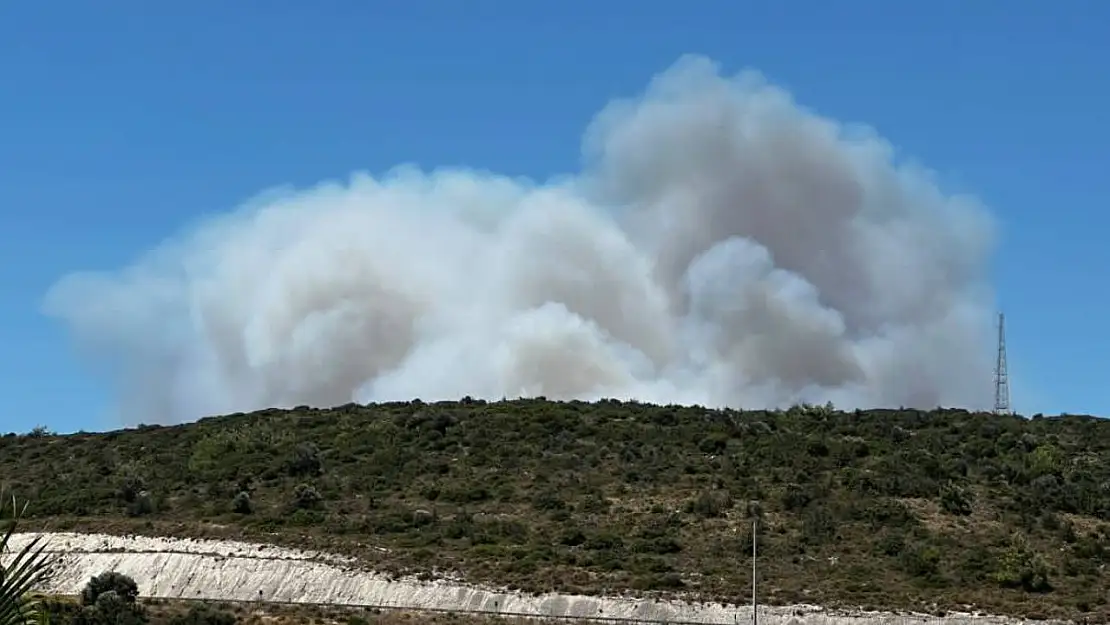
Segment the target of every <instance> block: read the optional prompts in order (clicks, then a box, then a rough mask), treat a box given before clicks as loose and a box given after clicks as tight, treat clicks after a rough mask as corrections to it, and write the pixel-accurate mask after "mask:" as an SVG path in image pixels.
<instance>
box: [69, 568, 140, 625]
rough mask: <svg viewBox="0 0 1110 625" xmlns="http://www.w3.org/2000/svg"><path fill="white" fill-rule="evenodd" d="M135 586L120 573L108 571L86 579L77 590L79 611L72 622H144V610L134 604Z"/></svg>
mask: <svg viewBox="0 0 1110 625" xmlns="http://www.w3.org/2000/svg"><path fill="white" fill-rule="evenodd" d="M138 598H139V585H138V584H136V583H135V580H134V579H131V578H130V577H128V576H127V575H124V574H123V573H117V572H115V571H108V572H105V573H101V574H100V575H97V576H96V577H94V578H92V579H90V580H89V583H88V584H85V588H84V589H82V590H81V604H82V605H83V606H84V608H82V610H81V614H80V615H79V616H78V618H77V619H75V625H100V624H102V623H111V624H112V625H144V624H145V623H146V622H147V620H148V619H147V615H146V612H145V611H144V610H143V608H142V606H140V605H139V604H138V603H137V599H138Z"/></svg>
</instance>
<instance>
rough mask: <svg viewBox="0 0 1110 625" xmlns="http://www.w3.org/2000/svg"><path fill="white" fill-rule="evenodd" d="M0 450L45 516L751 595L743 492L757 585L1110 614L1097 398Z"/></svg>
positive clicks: (250, 417) (1109, 484)
mask: <svg viewBox="0 0 1110 625" xmlns="http://www.w3.org/2000/svg"><path fill="white" fill-rule="evenodd" d="M0 475H4V476H14V477H7V478H6V479H8V480H9V482H11V483H9V484H7V486H10V487H13V488H15V489H16V492H17V493H18V494H19V496H20V497H21V498H25V499H30V500H31V501H32V502H33V508H32V510H31V513H33V516H34V517H35V519H33V520H32V521H35V520H37V522H38V523H40V524H48V525H49V527H52V528H54V529H60V528H75V529H90V530H91V529H95V530H107V531H117V532H123V531H127V532H146V533H159V534H168V535H193V536H204V535H222V536H227V535H229V534H231V535H235V536H240V535H241V536H245V537H255V538H257V539H259V540H267V541H274V540H277V541H281V542H285V543H287V544H292V545H296V546H301V547H313V548H326V549H327V548H330V549H341V550H342V551H343V552H344V553H352V554H357V555H358V556H360V557H361V558H362V559H363V560H364V561H365V562H366V563H367V564H368V565H371V566H373V567H375V568H378V569H385V570H390V571H396V572H398V573H402V572H419V573H426V574H429V573H432V572H435V571H441V572H442V571H450V572H456V573H461V574H463V575H464V576H466V577H467V578H468V579H470V580H472V581H478V582H492V583H496V584H502V585H508V586H512V587H518V588H522V589H526V590H533V591H543V590H556V589H557V590H562V591H579V592H603V591H606V590H609V591H614V590H619V589H635V590H638V591H641V592H647V591H663V592H683V593H691V594H695V595H698V596H700V597H702V598H706V599H715V600H725V601H746V600H747V593H748V588H750V577H749V575H750V555H749V554H750V552H751V540H752V531H751V519H752V518H753V517H755V518H758V519H759V523H758V528H759V529H758V536H757V538H758V545H759V554H760V560H761V578H762V581H761V594H762V595H763V598H764V599H765V600H767V601H768V602H771V603H791V602H803V601H804V602H806V603H820V604H824V605H829V606H845V607H848V606H851V607H859V606H862V607H866V608H886V609H927V610H930V611H943V610H963V609H968V608H969V606H974V608H973V609H980V610H984V611H989V612H995V613H1009V614H1015V615H1027V616H1034V617H1037V616H1040V617H1045V616H1061V617H1080V616H1086V617H1088V618H1091V619H1096V620H1105V619H1106V618H1108V617H1110V606H1108V605H1107V604H1106V601H1107V594H1108V591H1110V581H1108V580H1110V577H1108V576H1106V575H1103V567H1104V566H1105V565H1106V563H1107V562H1108V561H1110V422H1107V421H1103V420H1100V419H1094V418H1090V417H1076V416H1065V417H1060V418H1039V417H1038V418H1033V419H1030V420H1026V419H1023V418H1019V417H1007V416H996V415H991V414H975V413H968V412H965V411H960V410H938V411H933V412H920V411H911V410H902V411H897V410H872V411H856V412H837V411H833V410H831V409H829V408H809V407H803V408H795V409H792V410H789V411H783V412H737V411H716V410H708V409H703V408H684V407H676V406H668V407H657V406H650V405H644V404H638V403H621V402H616V401H605V402H600V403H594V404H589V403H576V402H572V403H555V402H548V401H543V400H521V401H512V402H499V403H485V402H480V401H469V400H464V401H462V402H457V403H438V404H424V403H421V402H413V403H395V404H384V405H375V406H359V405H353V404H352V405H347V406H343V407H339V408H335V409H332V410H315V409H308V408H298V409H295V410H265V411H261V412H256V413H252V414H238V415H231V416H225V417H217V418H211V419H205V420H203V421H200V422H198V423H193V424H188V425H181V426H174V427H153V426H150V427H146V426H144V427H139V428H136V429H132V430H125V431H119V432H111V433H107V434H75V435H68V436H55V435H51V434H49V433H47V432H43V431H37V432H34V433H32V434H31V435H23V436H16V435H9V436H7V437H2V438H0ZM275 535H276V536H277V537H276V538H275ZM381 547H384V548H386V549H388V550H389V551H388V554H383V551H382V550H381V549H380V548H381Z"/></svg>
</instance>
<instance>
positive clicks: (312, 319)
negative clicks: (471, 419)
mask: <svg viewBox="0 0 1110 625" xmlns="http://www.w3.org/2000/svg"><path fill="white" fill-rule="evenodd" d="M583 143H584V154H585V159H584V166H583V171H582V172H581V173H579V174H577V175H576V176H573V177H566V178H561V179H559V180H558V181H554V182H549V183H545V184H538V183H530V182H527V181H521V180H517V179H510V178H506V177H499V176H495V175H491V174H487V173H479V172H475V171H467V170H441V171H435V172H432V173H423V172H421V171H419V170H417V169H415V168H411V167H401V168H398V169H396V170H394V171H392V172H390V173H389V174H388V175H386V176H384V177H382V178H374V177H371V176H369V175H364V174H357V175H354V176H353V177H352V178H351V179H350V181H349V182H347V183H346V184H336V183H327V184H321V185H319V186H318V187H316V188H313V189H309V190H303V191H293V190H289V191H283V192H271V193H269V194H266V195H264V196H262V197H260V198H257V199H255V200H254V201H252V202H250V203H249V204H248V205H246V206H243V207H241V208H239V209H238V210H236V211H234V212H232V213H229V214H226V215H223V216H220V217H218V218H215V219H211V220H209V221H207V222H205V223H203V224H201V225H199V226H198V227H196V228H194V229H192V230H191V231H189V232H188V233H186V234H184V235H183V236H181V237H179V238H177V239H175V240H173V241H171V242H169V243H166V244H164V245H162V246H161V247H159V248H157V249H155V250H154V251H152V252H150V253H148V254H147V255H145V256H144V257H142V258H140V259H139V260H138V261H137V262H135V264H133V265H132V266H130V267H127V268H125V269H123V270H121V271H118V272H113V273H96V274H90V273H78V274H73V275H70V276H67V277H65V278H64V279H62V280H61V281H60V282H59V283H58V284H57V285H55V286H54V288H53V289H52V290H51V292H50V293H49V294H48V296H47V298H46V305H45V306H46V310H47V312H48V313H49V314H52V315H54V316H56V317H58V318H60V319H62V320H64V321H65V322H66V323H68V325H69V326H70V327H71V328H72V331H73V332H74V334H75V336H76V339H77V342H78V345H79V346H80V347H81V348H83V349H84V350H87V351H86V353H87V354H89V355H90V356H91V357H92V360H91V361H92V363H94V364H95V366H96V368H97V370H99V371H101V372H108V373H109V374H110V375H111V377H112V380H113V382H114V383H115V384H116V385H117V386H118V393H119V406H118V410H119V412H120V414H121V418H122V419H124V420H125V421H126V422H128V423H137V422H146V423H155V422H163V423H164V422H181V421H187V420H192V419H195V418H198V417H200V416H204V415H207V414H215V413H226V412H234V411H248V410H253V409H258V408H263V407H272V406H294V405H301V404H308V405H315V406H329V405H336V404H342V403H346V402H349V401H352V400H354V401H360V402H368V401H379V400H408V399H412V398H417V397H419V398H421V399H424V400H426V401H432V400H438V399H453V398H454V399H457V398H460V397H463V396H466V395H469V396H472V397H476V398H479V397H480V398H488V399H500V398H502V397H517V396H540V395H542V396H547V397H549V398H561V399H565V398H581V399H596V398H601V397H616V398H636V399H640V400H643V401H651V402H658V403H687V404H693V403H696V404H702V405H710V406H723V405H729V406H736V407H744V408H758V407H771V406H783V405H789V404H793V403H798V402H803V401H805V402H811V403H823V402H825V401H833V402H834V403H835V404H836V405H837V406H840V407H871V406H898V405H905V406H915V407H922V408H930V407H934V406H936V405H960V406H968V407H973V408H978V407H983V406H986V405H987V404H988V403H989V401H990V388H991V387H990V380H991V377H990V376H991V368H990V364H991V363H990V340H991V339H990V332H991V323H992V316H991V313H990V311H991V307H992V298H993V294H992V292H991V289H990V285H989V283H988V269H989V267H988V261H989V257H990V251H991V247H992V239H993V236H992V222H991V220H990V218H989V216H988V215H987V213H986V211H985V210H984V209H983V208H982V207H981V206H980V205H979V204H978V203H977V202H976V201H975V200H974V199H972V198H967V197H960V196H951V195H946V194H944V193H943V192H942V191H941V190H940V189H939V188H938V187H937V185H936V184H934V182H933V181H932V179H931V177H930V175H929V173H928V172H926V171H923V170H921V169H919V168H914V167H912V166H908V165H901V164H898V163H896V162H895V159H894V155H893V151H892V149H891V147H890V146H889V145H888V144H887V143H886V142H884V141H882V140H881V139H879V138H878V137H876V136H874V135H873V134H872V133H869V132H867V131H866V130H863V129H858V128H856V129H850V128H846V127H844V126H842V125H839V124H837V123H835V122H833V121H830V120H828V119H823V118H821V117H818V116H816V115H814V114H812V113H810V112H808V111H806V110H803V109H802V108H800V107H798V106H797V105H796V104H795V103H794V102H793V100H792V98H791V97H790V95H789V94H788V93H786V92H784V91H783V90H781V89H779V88H776V87H774V86H772V85H769V84H767V83H766V81H764V80H763V79H762V78H761V77H760V76H759V75H757V74H755V73H751V72H745V73H742V74H740V75H738V76H735V77H722V76H721V75H720V73H719V70H718V67H717V66H716V65H715V64H714V63H712V62H710V61H709V60H707V59H704V58H701V57H686V58H683V59H681V60H679V61H678V62H677V63H676V64H675V65H674V66H673V67H671V68H670V69H668V70H667V71H665V72H663V73H662V74H660V75H659V76H657V77H655V78H654V79H653V80H652V81H651V83H650V85H649V86H648V88H647V89H646V91H645V93H643V94H642V95H641V96H640V97H638V98H635V99H631V100H626V101H617V102H614V103H612V104H610V105H609V106H608V107H606V108H605V109H604V110H603V111H602V112H601V113H600V115H598V117H597V118H596V120H595V121H594V122H593V123H592V124H591V126H590V127H589V128H588V129H587V132H586V134H585V139H584V142H583Z"/></svg>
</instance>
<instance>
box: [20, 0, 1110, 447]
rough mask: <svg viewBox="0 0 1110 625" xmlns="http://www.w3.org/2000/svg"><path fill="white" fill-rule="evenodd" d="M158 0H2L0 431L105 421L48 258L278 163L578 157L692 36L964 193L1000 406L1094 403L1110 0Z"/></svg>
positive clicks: (1098, 407)
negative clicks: (991, 269) (984, 283)
mask: <svg viewBox="0 0 1110 625" xmlns="http://www.w3.org/2000/svg"><path fill="white" fill-rule="evenodd" d="M155 4H157V8H155ZM155 4H152V3H149V2H140V1H138V0H126V1H125V0H104V1H102V2H95V3H93V2H74V1H70V2H65V1H60V2H52V3H46V2H7V3H3V4H2V5H0V84H3V89H2V90H0V119H2V120H3V122H2V124H0V346H2V347H0V394H2V395H3V397H4V406H3V412H0V430H2V431H11V430H15V431H23V430H27V429H30V428H31V427H33V426H35V425H38V424H44V425H46V426H48V427H50V428H52V429H55V430H58V431H73V430H77V429H105V428H109V427H113V426H115V425H116V424H114V423H111V422H110V421H108V420H107V418H106V417H105V416H104V415H105V413H106V407H107V406H108V404H109V402H110V395H109V389H108V388H107V387H105V386H104V385H103V384H102V381H101V380H99V379H97V378H96V376H95V375H93V372H90V371H89V370H88V369H86V368H85V367H84V366H83V364H82V363H81V362H80V361H79V360H78V358H77V356H76V355H75V354H74V353H73V351H72V350H71V347H70V345H69V343H68V340H67V336H66V333H65V329H64V328H63V327H62V326H61V325H60V324H59V323H57V322H55V321H53V320H51V319H49V318H47V317H45V316H43V315H42V314H41V312H40V306H41V302H42V296H43V295H44V293H45V292H46V290H47V289H48V288H49V287H50V285H51V284H52V283H53V282H54V281H55V280H56V279H57V278H59V277H60V276H62V275H64V274H65V273H67V272H69V271H72V270H77V269H116V268H119V267H121V266H124V265H125V264H127V263H128V262H129V261H131V260H132V259H133V258H134V257H135V256H136V255H138V254H139V253H141V252H142V251H143V250H145V249H148V248H150V247H152V246H154V245H155V244H157V243H158V242H160V241H162V240H163V239H164V238H166V237H168V236H170V235H172V234H173V233H175V232H177V231H178V230H180V229H181V228H182V227H183V226H185V225H187V224H188V223H190V222H192V221H194V220H195V219H197V218H198V216H200V215H204V214H207V213H212V212H219V211H224V210H228V209H230V208H232V207H234V206H235V205H237V204H238V203H240V202H241V201H243V200H244V199H246V198H248V197H250V196H252V195H254V194H255V193H256V192H258V191H260V190H262V189H265V188H268V187H272V186H274V185H279V184H287V183H290V184H295V185H309V184H312V183H314V182H317V181H320V180H322V179H326V178H343V177H345V176H346V175H348V174H349V173H350V172H352V171H355V170H369V171H373V172H381V171H384V170H386V169H388V168H390V167H392V166H393V165H395V164H398V163H403V162H414V163H417V164H419V165H421V166H423V167H425V168H432V167H436V166H441V165H467V166H470V167H475V168H479V169H488V170H494V171H498V172H502V173H507V174H512V175H517V174H519V175H527V176H532V177H536V178H541V179H542V178H546V177H548V176H550V175H553V174H558V173H562V172H573V171H575V170H577V169H578V165H579V154H580V138H581V133H582V131H583V129H584V128H585V126H586V124H587V123H588V122H589V120H590V119H591V117H592V116H593V115H594V114H595V113H596V112H597V111H598V110H599V109H600V108H601V107H602V106H603V105H604V104H605V103H606V102H607V101H608V100H609V99H611V98H613V97H616V96H627V95H631V94H634V93H636V92H638V91H639V90H641V89H642V88H643V87H644V85H645V84H646V82H647V81H648V80H649V79H650V77H651V76H652V75H653V74H655V73H657V72H659V71H660V70H662V69H665V68H666V67H667V66H669V65H670V64H671V63H673V62H674V61H675V60H676V59H677V58H678V57H679V56H680V55H682V54H684V53H691V52H693V53H700V54H705V55H708V56H710V57H712V58H714V59H715V60H718V61H720V62H721V63H722V64H723V65H724V67H725V70H726V72H728V73H732V72H734V71H736V70H739V69H742V68H745V67H752V68H756V69H759V70H761V71H762V72H764V73H765V74H766V75H767V76H768V77H769V78H770V79H771V80H772V81H774V82H776V83H778V84H780V85H783V86H785V87H786V88H788V89H790V90H791V91H792V92H793V93H794V95H795V97H796V98H797V99H798V100H799V101H800V103H802V104H803V105H805V106H808V107H811V108H813V109H815V110H816V111H818V112H819V113H821V114H823V115H827V116H830V117H833V118H836V119H839V120H843V121H849V122H862V123H866V124H870V125H873V126H874V127H876V128H877V129H878V131H879V132H880V133H881V134H882V135H883V136H885V137H886V138H888V139H889V140H890V141H892V142H893V143H894V144H895V145H896V146H897V147H898V148H899V149H900V150H901V151H902V152H903V153H904V154H905V155H907V156H910V157H913V158H915V159H916V160H919V161H920V162H922V163H924V164H926V165H927V166H929V167H930V168H932V169H935V170H937V171H938V173H939V176H940V179H941V180H942V181H943V182H944V184H945V186H946V187H947V188H948V189H951V190H959V191H969V192H973V193H975V194H976V195H978V196H979V197H980V198H982V200H983V201H985V202H986V203H987V204H988V205H989V206H990V207H991V208H992V209H993V211H994V213H995V214H996V216H997V217H998V220H999V222H1000V225H1001V240H1000V248H999V250H998V253H997V255H996V264H995V273H996V286H997V290H998V295H999V300H1000V303H1001V305H1002V306H1003V307H1004V308H1005V310H1006V311H1007V319H1008V339H1009V349H1010V366H1011V375H1012V380H1013V398H1014V403H1015V406H1016V408H1018V409H1019V410H1020V411H1022V412H1025V413H1033V412H1040V411H1043V412H1045V413H1058V412H1081V413H1094V414H1103V415H1106V414H1110V390H1107V389H1108V385H1107V384H1106V382H1107V377H1106V375H1105V374H1104V369H1103V366H1104V363H1105V362H1106V358H1107V356H1108V355H1110V331H1108V330H1107V322H1106V321H1104V317H1103V316H1102V314H1101V313H1102V311H1104V310H1105V309H1106V308H1107V306H1108V305H1110V296H1108V295H1107V294H1106V293H1107V288H1106V287H1107V286H1108V285H1110V279H1106V278H1104V277H1103V274H1104V273H1105V272H1106V270H1107V269H1108V268H1110V255H1108V253H1107V251H1106V249H1107V248H1106V246H1105V238H1106V237H1105V234H1104V232H1105V231H1106V229H1107V228H1108V227H1110V219H1108V217H1107V216H1106V210H1105V207H1106V206H1107V198H1110V175H1107V163H1110V147H1108V146H1110V121H1108V120H1110V118H1108V117H1107V115H1110V72H1108V71H1107V63H1108V62H1110V38H1108V37H1107V36H1106V25H1107V24H1110V3H1107V2H1104V1H1100V0H1059V1H1056V2H1044V1H1037V2H1033V1H1032V0H1008V1H1006V2H1002V1H1001V0H996V1H986V0H984V1H982V2H966V1H957V0H931V1H929V2H910V1H906V2H889V1H880V0H840V1H838V2H827V1H826V0H808V1H802V0H796V1H784V2H778V1H776V2H771V1H765V2H729V1H725V0H722V1H720V2H716V1H710V0H685V1H684V2H681V3H672V2H661V1H656V0H642V1H639V2H631V1H626V0H609V1H607V2H600V1H597V0H594V1H591V2H586V1H580V0H561V1H559V2H554V1H549V0H534V1H531V2H511V1H509V0H501V1H497V2H494V1H491V0H467V1H465V2H461V1H460V2H449V1H447V0H443V1H439V2H434V1H431V0H406V1H404V2H401V1H399V0H383V1H381V2H365V1H358V0H332V1H327V2H301V1H294V0H273V1H271V2H266V3H248V2H227V1H226V0H220V1H215V0H193V1H192V2H187V3H184V2H181V3H155Z"/></svg>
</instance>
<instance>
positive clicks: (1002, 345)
mask: <svg viewBox="0 0 1110 625" xmlns="http://www.w3.org/2000/svg"><path fill="white" fill-rule="evenodd" d="M994 413H995V414H1010V376H1009V374H1008V373H1007V372H1006V316H1005V315H1003V314H1002V313H998V360H997V361H996V362H995V365H994Z"/></svg>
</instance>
